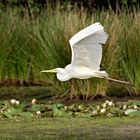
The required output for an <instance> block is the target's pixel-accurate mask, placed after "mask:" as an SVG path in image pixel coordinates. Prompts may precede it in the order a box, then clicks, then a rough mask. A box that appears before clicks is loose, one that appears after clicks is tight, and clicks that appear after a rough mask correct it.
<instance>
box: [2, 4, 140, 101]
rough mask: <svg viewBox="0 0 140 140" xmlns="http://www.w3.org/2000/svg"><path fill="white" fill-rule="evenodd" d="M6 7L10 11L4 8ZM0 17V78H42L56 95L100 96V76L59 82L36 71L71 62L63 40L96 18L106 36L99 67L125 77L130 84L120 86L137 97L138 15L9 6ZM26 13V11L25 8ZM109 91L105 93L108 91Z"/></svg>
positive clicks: (139, 75) (106, 84) (103, 83)
mask: <svg viewBox="0 0 140 140" xmlns="http://www.w3.org/2000/svg"><path fill="white" fill-rule="evenodd" d="M9 11H10V12H9ZM9 11H8V12H5V13H1V15H0V23H1V24H0V78H1V79H15V78H16V79H19V80H20V81H22V80H26V81H28V80H31V81H38V80H42V81H43V80H47V81H48V82H50V83H51V85H52V86H53V88H54V89H56V90H57V91H58V92H59V93H61V94H63V93H67V92H68V93H70V97H71V98H73V97H77V98H79V97H80V96H82V98H85V99H88V98H90V97H91V96H92V97H93V96H96V95H98V94H101V95H102V96H105V95H106V92H107V91H108V88H109V86H110V84H109V82H108V81H106V80H100V79H90V80H83V81H81V80H71V81H68V82H59V81H58V80H56V77H55V75H53V74H40V73H39V72H40V71H41V70H44V69H51V68H56V67H65V66H66V65H67V64H69V63H70V61H71V49H70V47H69V43H68V41H69V38H70V37H71V36H72V35H73V34H75V33H76V32H77V31H79V30H80V29H83V28H84V27H86V26H88V25H90V24H92V23H94V22H97V21H98V22H101V23H102V25H103V26H104V28H105V30H106V31H107V33H108V34H109V39H108V41H107V43H106V45H103V50H104V51H103V59H102V64H101V69H105V70H106V71H107V72H108V73H109V75H110V77H113V78H117V79H121V80H128V81H131V82H132V83H133V84H134V87H125V86H124V90H125V91H126V92H129V93H130V94H132V95H138V94H139V90H140V88H139V87H140V59H139V57H140V46H139V45H140V40H139V37H140V32H139V31H140V22H139V16H140V14H139V13H136V12H133V13H131V14H129V13H127V12H125V11H124V12H122V13H121V14H120V15H116V14H114V12H113V11H112V10H109V11H100V13H99V12H98V11H96V12H95V13H93V14H89V13H88V12H86V10H84V9H82V8H81V10H79V11H78V10H77V9H76V7H75V8H74V9H73V10H71V9H70V8H69V5H68V7H67V10H65V11H63V10H61V6H60V5H58V7H57V8H56V10H55V11H52V10H51V9H48V10H46V11H43V12H42V13H41V14H40V15H38V16H34V17H32V19H30V18H29V16H28V14H27V15H26V14H25V16H24V17H21V16H20V14H19V13H18V11H16V10H15V9H14V11H13V10H9ZM25 13H26V12H25ZM110 92H111V91H110Z"/></svg>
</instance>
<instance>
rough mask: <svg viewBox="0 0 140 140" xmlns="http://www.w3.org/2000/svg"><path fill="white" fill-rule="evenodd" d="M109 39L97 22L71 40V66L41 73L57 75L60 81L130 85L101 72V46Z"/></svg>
mask: <svg viewBox="0 0 140 140" xmlns="http://www.w3.org/2000/svg"><path fill="white" fill-rule="evenodd" d="M107 39H108V34H107V33H106V32H105V31H104V28H103V26H102V25H101V24H100V23H99V22H96V23H94V24H92V25H90V26H88V27H86V28H85V29H83V30H81V31H79V32H78V33H76V34H75V35H74V36H73V37H72V38H71V39H70V40H69V43H70V46H71V51H72V59H71V64H69V65H67V66H66V67H65V68H56V69H52V70H43V71H41V72H52V73H56V75H57V78H58V79H59V80H60V81H67V80H69V79H71V78H78V79H88V78H91V77H98V78H105V79H108V80H112V81H115V82H120V83H124V84H129V83H128V82H126V81H120V80H116V79H112V78H109V76H108V74H107V73H106V72H105V71H100V63H101V59H102V45H101V44H105V43H106V41H107Z"/></svg>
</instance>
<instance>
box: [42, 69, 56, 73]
mask: <svg viewBox="0 0 140 140" xmlns="http://www.w3.org/2000/svg"><path fill="white" fill-rule="evenodd" d="M41 72H49V73H56V72H57V71H56V69H52V70H43V71H41Z"/></svg>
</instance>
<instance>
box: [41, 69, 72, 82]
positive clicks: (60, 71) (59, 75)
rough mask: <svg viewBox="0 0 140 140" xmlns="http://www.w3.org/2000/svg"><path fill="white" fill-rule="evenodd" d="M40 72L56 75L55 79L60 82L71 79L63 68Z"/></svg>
mask: <svg viewBox="0 0 140 140" xmlns="http://www.w3.org/2000/svg"><path fill="white" fill-rule="evenodd" d="M41 72H48V73H56V76H57V79H58V80H60V81H67V80H69V79H71V77H70V75H69V73H68V72H67V71H66V70H65V69H63V68H56V69H52V70H43V71H41Z"/></svg>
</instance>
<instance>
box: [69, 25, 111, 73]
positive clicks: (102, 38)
mask: <svg viewBox="0 0 140 140" xmlns="http://www.w3.org/2000/svg"><path fill="white" fill-rule="evenodd" d="M107 38H108V35H107V34H106V33H105V32H104V29H103V26H102V25H100V24H99V23H95V24H93V25H90V26H88V27H87V28H85V29H83V30H81V31H80V32H78V33H77V34H75V35H74V36H73V37H72V38H71V39H70V45H71V49H72V61H71V65H73V66H75V67H81V66H82V67H83V66H85V67H88V68H90V69H94V70H97V69H98V70H99V69H100V63H101V58H102V46H101V44H103V43H105V42H106V40H107Z"/></svg>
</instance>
